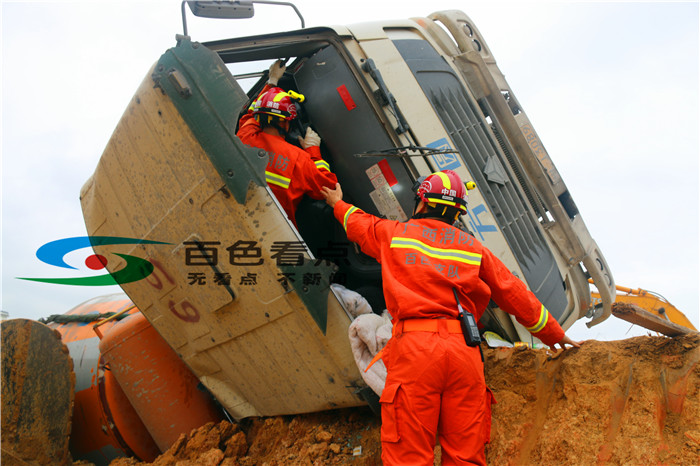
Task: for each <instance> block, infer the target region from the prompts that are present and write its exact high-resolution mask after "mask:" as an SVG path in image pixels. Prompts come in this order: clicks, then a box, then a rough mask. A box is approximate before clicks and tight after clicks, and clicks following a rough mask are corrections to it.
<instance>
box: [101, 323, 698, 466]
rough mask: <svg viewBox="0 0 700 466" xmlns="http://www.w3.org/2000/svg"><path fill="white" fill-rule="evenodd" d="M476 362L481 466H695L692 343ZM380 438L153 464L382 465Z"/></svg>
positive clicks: (284, 421)
mask: <svg viewBox="0 0 700 466" xmlns="http://www.w3.org/2000/svg"><path fill="white" fill-rule="evenodd" d="M485 357H486V368H487V369H486V379H487V382H488V384H489V386H490V387H491V388H492V390H493V392H494V394H495V396H496V400H497V404H496V405H494V406H493V428H492V431H491V443H490V444H489V445H488V446H487V449H486V456H487V460H488V463H489V464H493V465H598V464H613V465H618V464H619V465H652V464H665V465H698V464H700V366H698V360H700V334H697V333H696V334H693V335H686V336H682V337H675V338H666V337H651V336H648V337H636V338H630V339H627V340H621V341H612V342H598V341H593V340H591V341H587V342H585V343H584V345H583V346H582V347H581V348H580V349H570V350H567V351H566V352H564V353H562V352H559V353H557V354H554V355H553V354H552V353H551V352H550V351H548V350H532V349H527V348H497V349H489V348H487V349H485ZM379 427H380V421H379V419H378V418H377V417H376V416H374V415H373V414H372V412H371V411H370V410H369V409H367V408H357V409H344V410H337V411H329V412H323V413H316V414H308V415H299V416H279V417H272V418H256V419H247V420H244V421H243V422H241V423H240V425H232V424H230V423H228V422H221V423H220V424H218V425H214V424H209V425H206V426H203V427H201V428H200V429H197V430H195V431H193V432H191V433H190V434H188V435H182V436H181V437H180V438H179V439H178V441H177V442H176V443H175V444H174V445H173V446H172V447H171V448H170V450H168V451H167V452H165V453H164V454H162V455H161V456H159V457H158V458H157V459H156V461H155V462H153V463H150V464H153V465H158V466H175V465H177V466H194V465H198V466H199V465H203V466H208V465H212V466H213V465H223V466H234V465H241V466H249V465H268V466H273V465H288V464H293V465H297V464H298V465H340V464H353V465H374V464H381V460H380V455H381V443H380V440H379ZM357 447H361V451H359V450H360V449H359V448H357ZM353 453H355V455H354V454H353ZM436 457H437V458H438V459H437V460H436V464H439V447H436ZM145 464H147V463H140V462H138V461H136V460H134V459H132V458H124V459H119V460H115V461H113V462H112V463H111V466H127V465H145Z"/></svg>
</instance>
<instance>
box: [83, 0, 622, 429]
mask: <svg viewBox="0 0 700 466" xmlns="http://www.w3.org/2000/svg"><path fill="white" fill-rule="evenodd" d="M277 59H282V60H284V61H285V62H286V73H285V75H284V76H283V78H282V79H281V80H280V82H279V86H280V87H282V88H284V89H285V90H294V91H295V92H298V93H301V94H303V95H305V96H306V99H305V100H304V103H303V104H302V105H301V110H300V116H299V118H298V123H297V127H296V131H297V132H298V133H297V134H303V131H304V129H305V127H306V126H311V127H312V128H313V129H314V130H315V131H316V132H317V133H318V134H319V135H320V136H321V138H322V144H321V150H322V154H323V157H324V159H325V160H326V161H327V162H328V163H329V165H330V168H331V171H332V172H333V173H335V174H336V175H337V177H338V180H339V182H340V184H341V186H342V187H343V192H344V195H345V197H344V198H345V200H347V201H348V202H351V203H353V204H355V205H356V206H358V207H360V208H361V209H362V210H364V211H365V212H368V213H371V214H374V215H377V216H380V217H384V218H389V219H395V220H398V221H405V220H407V219H408V218H409V217H410V216H411V214H412V211H413V207H414V192H413V190H412V186H413V185H414V183H415V182H416V180H418V178H420V177H421V176H425V175H428V174H430V173H432V172H435V171H438V170H442V169H452V170H454V171H456V172H457V173H458V174H459V175H460V176H461V178H462V179H463V180H467V181H473V182H474V183H475V184H476V189H475V190H473V191H471V192H470V194H469V205H468V213H467V215H465V216H463V217H462V220H461V225H460V228H462V229H464V230H465V231H468V232H470V233H471V234H473V235H474V237H476V239H478V240H479V241H481V242H482V243H483V244H485V245H486V246H487V247H488V248H489V249H490V250H491V251H493V252H494V253H495V254H496V255H497V256H498V257H499V258H500V259H501V260H502V261H503V262H504V263H505V264H506V265H507V266H508V268H509V269H510V270H511V271H512V272H513V273H514V274H515V275H516V276H518V277H519V278H521V279H522V280H523V281H524V282H525V283H526V284H527V286H528V287H529V288H530V289H531V290H532V291H533V292H534V293H535V295H536V296H537V297H538V298H539V299H540V301H542V303H543V304H544V305H545V306H546V307H547V309H548V310H549V311H550V313H551V314H552V315H553V316H554V317H555V318H556V319H557V321H558V322H559V323H560V324H561V325H562V327H563V328H564V329H566V328H568V327H570V326H571V325H572V324H573V323H574V322H575V321H576V320H578V319H580V318H583V317H584V316H588V317H592V318H593V319H592V321H591V322H590V323H589V324H590V325H594V324H596V323H598V322H601V321H602V320H604V319H605V318H607V317H608V316H609V315H610V311H611V305H612V302H613V301H614V295H615V284H614V281H613V278H612V274H611V273H610V271H609V269H608V266H607V264H606V262H605V259H604V257H603V255H602V253H601V252H600V250H599V249H598V247H597V245H596V243H595V241H594V240H593V239H592V237H591V235H590V234H589V232H588V230H587V228H586V226H585V223H584V221H583V219H582V216H581V214H580V212H579V211H578V209H577V207H576V204H575V203H574V200H573V198H572V197H571V195H570V193H569V191H568V190H567V187H566V185H565V183H564V181H563V180H562V177H561V176H560V174H559V173H558V171H557V169H556V167H555V166H554V163H553V162H552V159H551V158H550V157H549V154H548V153H547V151H546V149H545V148H544V145H543V144H542V142H541V141H540V139H539V137H538V135H537V133H536V131H535V129H534V127H533V125H532V123H531V122H530V120H529V119H528V117H527V115H526V114H525V112H524V110H523V109H522V107H521V106H520V104H519V103H518V100H517V98H516V96H515V94H514V92H513V91H512V90H511V89H510V87H509V86H508V84H507V82H506V81H505V78H504V76H503V74H502V73H501V72H500V70H499V69H498V66H497V64H496V61H495V59H494V58H493V56H492V55H491V53H490V50H489V47H488V45H487V43H486V42H485V40H484V38H483V37H482V36H481V34H480V33H479V30H478V29H477V27H476V26H475V25H474V23H473V22H472V21H471V20H470V19H469V17H467V16H466V15H465V14H464V13H462V12H460V11H443V12H437V13H433V14H431V15H429V16H427V17H425V18H412V19H405V20H398V21H391V22H381V23H377V22H374V23H363V24H357V25H351V26H336V27H319V28H305V29H300V30H295V31H289V32H282V33H275V34H265V35H260V36H255V37H238V38H234V39H227V40H217V41H214V42H207V43H198V42H195V41H192V40H191V38H189V37H188V36H186V35H184V36H179V38H178V43H177V45H176V46H175V47H173V48H172V49H170V50H168V51H166V52H165V53H164V54H163V56H162V57H161V58H160V59H159V60H158V62H157V63H156V64H155V65H154V66H153V68H152V69H151V70H150V71H149V73H148V74H147V76H146V78H145V79H144V81H143V84H142V85H141V87H140V88H139V90H137V92H136V94H135V96H134V98H133V99H132V101H131V102H130V103H129V106H128V107H127V110H126V112H125V113H124V116H123V117H122V120H121V121H120V123H119V125H118V126H117V128H116V129H115V132H114V134H113V136H112V139H111V140H110V142H109V144H108V145H107V148H106V149H105V152H104V154H103V155H102V158H101V160H100V162H99V164H98V166H97V169H96V171H95V174H94V175H93V176H92V178H91V179H90V180H88V182H87V183H86V184H85V186H84V187H83V190H82V192H81V202H82V206H83V211H84V216H85V220H86V225H87V229H88V233H89V234H90V235H91V236H112V237H114V236H124V237H129V238H142V239H148V240H153V241H160V242H164V243H169V245H167V246H166V245H158V246H153V245H145V244H139V245H136V246H128V247H127V246H120V247H121V248H122V250H120V252H122V253H124V254H140V255H141V256H143V257H145V258H147V260H148V261H149V262H151V263H152V264H153V265H154V271H153V273H152V274H151V275H150V276H148V277H147V278H145V279H143V280H140V281H136V282H132V283H125V284H122V288H123V289H124V291H125V292H126V293H127V295H128V296H129V298H130V299H131V300H132V301H133V302H134V304H135V305H136V306H137V307H138V308H139V309H140V311H141V312H142V313H143V314H144V315H145V316H146V318H147V319H148V321H149V322H150V324H151V325H153V326H154V327H155V328H156V329H157V330H158V332H159V334H160V335H161V336H162V337H163V338H164V339H165V340H166V341H167V342H168V344H169V345H170V346H171V347H172V348H173V349H174V350H175V351H176V353H177V354H178V356H179V357H180V358H181V359H182V360H183V361H184V362H185V363H186V364H187V365H188V367H189V368H190V369H191V370H192V371H193V373H194V374H195V375H196V376H197V377H198V378H199V380H200V381H201V382H202V383H203V384H204V385H205V386H206V387H207V389H208V390H209V391H210V392H211V393H212V394H213V395H214V396H215V397H216V398H217V400H218V401H219V402H220V403H221V404H222V405H223V406H224V407H225V408H226V410H227V411H228V412H229V413H230V414H231V415H232V416H233V417H235V418H236V419H240V418H244V417H248V416H253V415H277V414H294V413H302V412H310V411H318V410H323V409H331V408H335V407H343V406H354V405H358V404H362V403H364V402H365V401H366V400H365V399H364V398H363V393H366V388H367V387H366V386H365V385H364V383H363V381H362V378H361V376H360V374H359V373H358V370H357V368H356V367H355V365H354V362H353V358H352V355H351V353H350V348H349V343H348V339H347V331H348V326H349V325H350V323H351V321H352V316H351V315H350V313H349V312H348V309H346V307H345V305H344V303H343V302H342V299H340V297H339V296H338V294H337V293H336V291H334V289H333V288H332V287H331V285H332V284H334V283H337V284H341V285H343V286H345V287H347V288H349V289H351V290H353V291H356V292H358V293H360V294H361V295H362V296H364V297H365V298H366V299H367V300H368V301H369V303H370V304H371V306H372V308H373V311H374V312H376V313H381V312H382V311H383V310H384V308H385V304H384V300H383V296H382V288H381V269H380V265H379V264H378V263H377V262H376V261H374V260H373V259H372V258H370V257H368V256H366V255H364V254H363V253H362V252H361V251H360V250H359V249H358V248H357V246H356V245H354V244H352V243H350V242H348V240H347V237H346V236H345V233H344V231H343V229H342V227H341V226H340V225H338V224H337V222H335V221H334V219H333V217H332V212H331V211H330V208H329V207H327V206H326V205H325V203H323V202H321V201H313V200H311V199H308V200H305V201H304V202H303V203H302V205H301V206H300V207H299V210H298V212H297V214H296V217H297V222H298V228H296V227H295V226H294V225H293V224H292V223H291V222H290V221H289V220H288V219H287V217H286V215H285V213H284V211H283V210H282V209H281V207H280V206H279V204H278V203H277V202H276V199H275V197H274V195H273V194H272V192H271V191H270V190H269V188H268V187H267V184H266V183H265V175H264V169H265V165H266V164H267V159H268V156H267V154H266V153H265V152H264V151H260V150H258V149H256V148H252V147H248V146H246V145H244V144H242V143H241V141H240V139H238V138H237V137H236V131H237V125H238V121H239V119H240V117H241V116H242V115H243V114H244V113H245V112H246V111H247V109H248V107H249V105H250V103H251V102H252V101H253V99H255V98H256V97H257V95H258V94H259V92H260V90H261V89H262V88H263V86H264V85H265V83H266V81H267V74H266V73H267V69H268V66H269V65H270V63H272V62H273V61H274V60H277ZM120 247H117V249H119V248H120ZM95 251H96V252H97V253H101V254H108V253H111V252H114V247H113V248H112V249H110V250H109V251H107V250H106V249H104V247H103V246H95ZM121 266H122V264H119V263H118V262H115V265H114V266H113V267H114V269H119V268H120V267H121ZM109 267H110V265H108V268H109ZM589 278H590V279H592V281H593V283H594V284H595V286H596V288H597V289H598V291H599V292H600V294H601V302H600V303H599V305H598V306H597V307H594V306H593V305H592V304H591V298H590V296H591V294H590V290H589V283H588V279H589ZM480 327H481V329H482V331H492V332H494V333H496V334H498V335H499V336H500V337H502V338H504V339H507V340H510V341H526V342H529V343H536V342H535V340H534V339H533V337H532V336H531V335H530V334H529V333H528V332H527V330H525V329H524V328H523V327H522V326H521V325H520V324H518V323H517V322H516V321H515V320H514V319H513V318H511V317H510V316H509V315H508V314H506V313H505V312H503V311H501V310H500V309H498V307H497V306H496V305H495V304H494V303H491V305H490V306H489V308H488V309H487V311H486V312H485V314H484V316H483V317H482V319H481V322H480Z"/></svg>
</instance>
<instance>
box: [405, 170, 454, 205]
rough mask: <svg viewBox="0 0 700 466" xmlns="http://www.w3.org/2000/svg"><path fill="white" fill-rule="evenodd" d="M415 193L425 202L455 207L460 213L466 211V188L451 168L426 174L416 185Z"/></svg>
mask: <svg viewBox="0 0 700 466" xmlns="http://www.w3.org/2000/svg"><path fill="white" fill-rule="evenodd" d="M416 195H417V196H418V197H419V198H420V200H421V201H423V202H425V203H427V204H441V205H446V206H450V207H456V208H457V209H458V210H459V212H460V214H466V213H467V188H466V186H465V185H464V183H463V182H462V179H461V178H460V177H459V175H458V174H457V173H455V172H453V171H452V170H443V171H440V172H435V173H433V174H431V175H428V177H427V178H425V180H423V182H422V183H421V185H420V186H419V187H418V190H417V191H416Z"/></svg>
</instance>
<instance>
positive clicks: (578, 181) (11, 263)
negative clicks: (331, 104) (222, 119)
mask: <svg viewBox="0 0 700 466" xmlns="http://www.w3.org/2000/svg"><path fill="white" fill-rule="evenodd" d="M294 3H295V4H296V5H297V7H298V9H299V10H300V12H301V14H302V15H303V16H304V19H305V21H306V26H307V27H313V26H324V25H336V24H353V23H358V22H365V21H373V20H385V19H404V18H411V17H425V16H427V15H429V14H430V13H432V12H433V11H439V10H450V9H459V10H462V11H464V12H465V13H466V14H467V15H469V17H470V18H471V19H472V20H473V21H474V23H475V24H476V26H477V27H478V28H479V30H480V32H481V33H482V35H483V36H484V38H485V40H486V42H487V44H488V45H489V47H490V48H491V51H492V53H493V55H494V57H495V59H496V61H497V63H498V65H499V67H500V69H501V71H503V73H504V74H505V76H506V80H507V81H508V83H509V85H510V87H511V89H512V90H513V92H514V94H515V95H516V97H517V99H518V100H519V102H520V104H521V106H522V107H523V109H524V111H525V112H526V113H527V115H528V117H529V118H530V120H531V122H532V123H533V126H534V128H535V129H536V131H537V132H538V134H539V136H540V139H541V140H542V142H543V143H544V146H545V147H546V148H547V151H548V153H549V154H550V156H551V158H552V160H553V161H554V163H555V165H556V167H557V169H558V171H559V172H560V174H561V175H562V177H563V179H564V181H565V183H566V184H567V186H568V188H569V191H570V193H571V194H572V196H573V198H574V200H575V202H576V204H577V206H578V208H579V211H580V212H581V215H582V217H583V220H584V221H585V223H586V225H587V227H588V230H589V231H590V232H591V235H592V236H593V238H594V239H595V240H596V242H597V244H598V246H599V247H600V249H601V251H602V253H603V255H604V256H605V258H606V259H607V262H608V265H609V266H610V268H611V270H612V273H613V276H614V278H615V281H616V283H617V284H619V285H624V286H628V287H632V288H644V289H647V290H651V291H655V292H657V293H660V294H662V295H663V296H665V297H666V298H667V299H668V300H669V301H670V302H671V303H673V304H674V305H675V306H676V307H677V308H678V309H680V310H681V311H682V312H684V313H685V315H686V316H687V317H688V318H689V319H690V320H691V322H692V323H693V324H694V325H695V327H696V328H699V329H700V322H699V320H700V316H699V311H698V309H699V305H698V289H699V287H698V285H699V280H700V279H699V276H698V265H699V262H700V253H699V248H698V243H699V230H698V214H699V213H700V212H699V195H698V193H699V191H698V178H699V177H700V169H699V137H698V128H699V123H700V122H699V121H698V119H699V117H698V113H699V112H698V109H699V108H700V98H699V93H698V91H699V86H698V83H699V81H698V61H699V56H700V52H699V47H698V44H699V42H698V41H699V39H698V23H699V12H698V2H674V3H666V2H660V3H650V2H620V3H613V2H576V3H573V2H565V1H558V2H555V1H550V2H530V1H523V2H517V3H515V2H500V1H490V2H466V1H464V0H461V1H457V0H434V1H433V2H431V4H430V5H428V4H427V2H419V1H412V0H402V1H395V0H389V1H381V2H378V1H376V0H372V1H368V0H353V1H351V2H348V3H347V6H346V7H345V8H338V6H337V3H336V2H330V1H327V0H326V1H319V0H298V1H296V2H294ZM0 7H1V10H0V14H1V15H2V19H1V20H2V28H1V29H2V61H1V67H2V78H1V79H2V101H1V102H2V128H1V131H2V133H1V135H0V137H1V140H2V148H1V150H2V289H1V295H2V310H3V311H4V312H7V313H8V314H9V317H10V318H29V319H38V318H40V317H46V316H49V315H51V314H62V313H64V312H66V311H68V310H70V309H71V308H73V307H74V306H76V305H78V304H80V303H82V302H84V301H86V300H88V299H90V298H93V297H95V296H100V295H105V294H110V293H115V292H119V291H120V290H119V288H118V287H116V286H115V287H100V288H95V287H78V286H62V285H52V284H44V283H36V282H29V281H24V280H19V279H17V278H16V277H60V276H67V277H75V276H81V275H89V272H90V271H89V270H88V269H87V268H86V267H85V266H81V264H82V262H81V261H82V260H83V259H84V258H85V257H86V255H87V254H86V253H85V251H82V252H81V251H76V252H74V253H71V254H69V255H68V256H66V261H67V262H68V263H69V264H71V265H75V266H76V267H77V268H78V270H74V271H68V272H67V273H64V272H63V271H62V270H58V269H57V268H56V267H53V266H50V265H48V264H44V263H43V262H41V261H40V260H39V259H38V258H37V257H36V251H37V249H38V248H39V247H41V246H42V245H43V244H45V243H48V242H50V241H54V240H57V239H61V238H67V237H74V236H83V235H85V234H86V231H85V226H84V221H83V218H82V212H81V209H80V202H79V193H80V188H81V187H82V185H83V184H84V183H85V182H86V181H87V179H88V178H89V177H90V176H91V175H92V173H93V171H94V169H95V167H96V165H97V162H98V160H99V157H100V155H101V153H102V151H103V150H104V147H105V145H106V144H107V141H108V140H109V137H110V135H111V133H112V131H113V130H114V128H115V126H116V125H117V122H118V121H119V118H120V117H121V114H122V112H123V111H124V109H125V108H126V105H127V103H128V102H129V100H130V98H131V97H132V95H133V94H134V92H135V91H136V88H137V87H138V85H139V84H140V83H141V81H142V80H143V78H144V77H145V76H146V74H147V73H148V70H149V68H150V66H151V65H152V64H153V63H155V62H156V61H157V59H158V58H159V56H160V55H161V54H162V53H163V52H165V50H167V49H168V48H170V47H172V46H174V45H175V35H176V34H181V33H182V19H181V15H180V2H179V1H142V2H135V1H120V2H96V1H74V2H28V1H20V2H10V1H4V0H3V1H0ZM255 9H256V16H255V18H253V19H248V20H210V19H202V18H196V17H194V16H193V15H192V14H191V13H190V12H189V10H188V11H187V14H188V16H187V22H188V28H189V33H190V35H191V36H192V38H193V40H196V41H201V42H204V41H207V40H214V39H222V38H228V37H234V36H243V35H251V34H258V33H267V32H276V31H280V30H286V29H297V28H299V27H300V21H299V18H298V17H297V16H296V14H295V13H294V11H293V10H292V9H291V8H288V7H281V6H277V7H273V6H269V5H255ZM81 254H82V257H81ZM585 320H586V319H583V320H580V321H579V322H577V323H576V324H575V325H574V326H573V327H572V328H571V329H569V331H568V332H567V333H568V334H569V335H570V336H571V337H572V338H574V339H577V340H585V339H597V340H616V339H622V338H627V337H630V336H636V335H645V334H648V333H650V332H649V331H647V330H645V329H643V328H641V327H638V326H632V325H631V324H628V323H626V322H624V321H621V320H618V319H616V318H614V317H611V318H609V319H608V320H607V321H605V322H604V323H602V324H600V325H597V326H594V327H592V328H590V329H589V328H587V327H586V326H585V325H584V322H585Z"/></svg>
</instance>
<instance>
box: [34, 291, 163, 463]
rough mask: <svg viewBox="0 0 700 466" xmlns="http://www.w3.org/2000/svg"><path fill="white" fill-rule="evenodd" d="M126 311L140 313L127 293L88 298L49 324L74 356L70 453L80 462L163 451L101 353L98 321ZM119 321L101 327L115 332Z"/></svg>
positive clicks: (148, 458)
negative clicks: (113, 328) (108, 367)
mask: <svg viewBox="0 0 700 466" xmlns="http://www.w3.org/2000/svg"><path fill="white" fill-rule="evenodd" d="M130 308H131V309H130ZM121 311H126V312H127V313H128V312H130V313H137V312H138V309H135V308H133V303H132V302H131V301H130V300H129V299H128V298H127V297H126V295H124V294H121V293H120V294H114V295H107V296H101V297H98V298H94V299H91V300H89V301H86V302H84V303H82V304H80V305H78V306H76V307H75V308H73V309H71V310H70V311H68V312H67V313H65V314H63V315H60V316H52V317H50V318H49V322H48V323H47V325H48V326H49V327H51V328H54V329H55V330H57V331H58V332H59V333H60V334H61V340H62V341H63V343H64V344H65V345H66V347H67V348H68V351H69V354H70V357H71V359H72V361H73V372H74V373H75V401H74V408H73V418H72V424H71V434H70V452H71V455H72V457H73V459H74V460H76V461H77V460H85V461H90V462H92V463H94V464H97V465H106V464H109V462H110V461H111V460H113V459H115V458H119V457H124V456H131V457H137V458H139V459H140V460H142V461H153V460H154V459H155V458H156V457H157V456H158V455H159V454H160V450H159V449H158V446H157V445H156V443H155V442H154V441H153V438H152V437H151V435H150V434H149V432H148V430H147V429H146V426H145V425H144V424H143V421H141V419H140V418H139V416H138V414H137V413H136V411H135V410H134V408H133V407H132V406H131V403H130V402H129V400H128V398H127V397H126V395H125V394H124V392H123V391H122V389H121V387H120V386H119V383H118V382H117V381H116V379H115V378H114V376H113V374H112V373H111V372H110V371H109V370H108V369H107V368H106V367H105V364H104V361H103V360H102V358H101V357H100V351H99V348H98V345H99V342H100V341H99V338H98V337H97V335H96V333H95V331H94V330H93V325H94V324H95V323H96V322H98V321H100V320H103V319H104V318H105V317H106V316H108V315H111V314H114V313H118V312H121ZM114 325H117V321H116V320H115V321H114V322H109V323H107V324H105V325H103V326H102V327H100V328H101V329H102V332H104V333H109V331H110V329H111V328H112V327H113V326H114Z"/></svg>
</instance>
